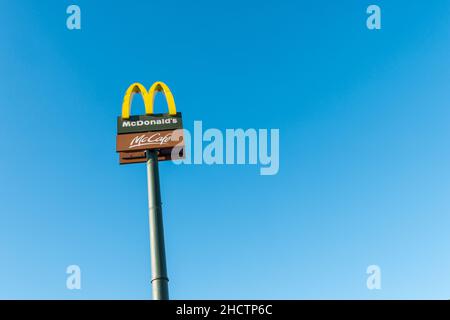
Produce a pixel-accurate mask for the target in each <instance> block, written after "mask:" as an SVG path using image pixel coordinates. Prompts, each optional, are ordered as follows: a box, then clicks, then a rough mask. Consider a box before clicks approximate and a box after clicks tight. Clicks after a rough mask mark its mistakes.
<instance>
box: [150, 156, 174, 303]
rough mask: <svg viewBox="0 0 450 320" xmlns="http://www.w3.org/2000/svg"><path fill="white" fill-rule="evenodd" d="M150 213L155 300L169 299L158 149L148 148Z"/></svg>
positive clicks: (153, 293)
mask: <svg viewBox="0 0 450 320" xmlns="http://www.w3.org/2000/svg"><path fill="white" fill-rule="evenodd" d="M146 155H147V183H148V214H149V223H150V256H151V267H152V282H151V283H152V295H153V300H168V299H169V287H168V282H169V278H168V277H167V268H166V253H165V249H164V228H163V218H162V207H161V192H160V188H159V170H158V151H155V150H147V151H146Z"/></svg>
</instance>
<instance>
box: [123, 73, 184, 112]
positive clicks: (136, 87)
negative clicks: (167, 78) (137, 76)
mask: <svg viewBox="0 0 450 320" xmlns="http://www.w3.org/2000/svg"><path fill="white" fill-rule="evenodd" d="M158 92H162V93H163V94H164V96H165V97H166V101H167V106H168V107H169V114H170V115H173V116H174V115H176V114H177V108H176V106H175V100H174V99H173V95H172V92H170V89H169V87H168V86H167V85H166V84H165V83H164V82H161V81H157V82H155V83H154V84H153V85H152V86H151V87H150V89H149V90H148V91H147V90H146V89H145V87H144V86H143V85H142V84H140V83H137V82H136V83H133V84H132V85H131V86H129V87H128V89H127V91H126V93H125V96H124V98H123V103H122V119H129V118H130V112H131V104H132V102H133V97H134V95H135V94H136V93H138V94H141V96H142V99H143V100H144V106H145V114H146V115H152V114H153V105H154V102H155V95H156V94H157V93H158Z"/></svg>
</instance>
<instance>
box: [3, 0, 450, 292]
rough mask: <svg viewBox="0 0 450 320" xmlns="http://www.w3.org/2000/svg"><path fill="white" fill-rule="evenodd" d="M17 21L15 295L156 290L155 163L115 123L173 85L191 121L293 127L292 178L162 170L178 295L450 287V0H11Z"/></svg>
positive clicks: (285, 145)
mask: <svg viewBox="0 0 450 320" xmlns="http://www.w3.org/2000/svg"><path fill="white" fill-rule="evenodd" d="M72 3H75V4H77V5H79V6H80V7H81V10H82V29H81V30H79V31H69V30H68V29H67V28H66V17H67V14H66V8H67V6H68V5H70V4H72ZM369 4H378V5H379V6H380V7H381V9H382V30H380V31H369V30H368V29H367V28H366V22H365V21H366V17H367V15H366V12H365V11H366V8H367V6H368V5H369ZM0 21H1V24H2V28H0V96H1V98H2V102H1V114H2V125H1V126H0V134H1V137H2V138H1V149H0V179H1V184H0V298H26V299H28V298H44V299H46V298H56V299H91V298H97V299H101V298H113V299H118V298H125V299H148V298H150V296H151V291H150V257H149V240H148V216H147V193H146V173H145V166H144V165H131V166H119V165H118V159H117V158H118V157H117V154H116V153H115V134H116V117H117V116H118V115H119V113H120V108H121V102H122V97H123V93H124V92H125V90H126V88H127V87H128V85H129V84H131V83H132V82H135V81H139V82H142V83H144V84H146V86H149V85H150V84H151V83H153V82H154V81H157V80H161V81H164V82H166V83H167V84H168V85H169V87H170V88H171V90H172V92H173V94H174V96H175V100H176V102H177V106H178V110H179V111H181V112H183V115H184V123H185V127H186V128H188V129H191V128H192V126H193V121H194V120H202V121H203V126H204V127H206V128H210V127H214V128H219V129H225V128H279V129H280V139H281V141H280V148H281V149H280V171H279V174H278V175H275V176H261V175H259V169H258V168H257V167H255V166H206V165H191V166H176V165H174V164H172V163H162V164H161V166H160V170H161V178H162V180H161V182H162V195H163V202H164V218H165V235H166V244H167V248H166V250H167V257H168V271H169V277H170V293H171V298H174V299H195V298H200V299H202V298H203V299H216V298H225V299H226V298H230V299H231V298H233V299H240V298H254V299H270V298H275V299H282V298H286V299H304V298H305V299H315V298H317V299H328V298H343V299H347V298H355V299H392V298H439V299H448V298H450V236H449V235H450V196H449V194H450V126H449V120H450V108H449V101H450V59H449V55H448V53H449V52H450V3H449V2H448V1H447V0H433V1H425V0H420V1H419V0H417V1H406V0H395V1H392V0H390V1H385V0H374V1H370V2H369V1H361V0H347V1H331V0H329V1H323V0H320V1H237V0H228V1H87V0H76V1H73V2H69V1H61V0H58V1H39V2H38V1H3V0H2V1H1V2H0ZM158 101H159V102H158V106H157V107H158V108H159V110H161V111H164V109H163V108H165V106H164V103H163V101H162V99H159V100H158ZM138 106H139V103H137V104H136V107H138ZM136 110H137V108H134V111H136ZM141 110H142V109H141ZM71 264H77V265H79V266H80V267H81V270H82V289H81V290H80V291H70V290H67V289H66V286H65V284H66V277H67V275H66V273H65V271H66V267H67V266H68V265H71ZM371 264H376V265H379V266H380V267H381V271H382V289H381V290H379V291H369V290H368V289H367V288H366V278H367V275H366V273H365V272H366V268H367V266H369V265H371Z"/></svg>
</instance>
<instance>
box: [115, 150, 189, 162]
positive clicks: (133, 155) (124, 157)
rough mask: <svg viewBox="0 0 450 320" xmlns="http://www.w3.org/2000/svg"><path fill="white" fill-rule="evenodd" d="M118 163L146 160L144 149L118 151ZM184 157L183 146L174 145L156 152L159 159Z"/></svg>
mask: <svg viewBox="0 0 450 320" xmlns="http://www.w3.org/2000/svg"><path fill="white" fill-rule="evenodd" d="M119 155H120V159H119V163H120V164H129V163H145V162H147V156H146V154H145V151H137V152H120V153H119ZM183 158H184V147H174V148H172V149H164V150H160V152H159V154H158V160H159V161H167V160H179V159H183Z"/></svg>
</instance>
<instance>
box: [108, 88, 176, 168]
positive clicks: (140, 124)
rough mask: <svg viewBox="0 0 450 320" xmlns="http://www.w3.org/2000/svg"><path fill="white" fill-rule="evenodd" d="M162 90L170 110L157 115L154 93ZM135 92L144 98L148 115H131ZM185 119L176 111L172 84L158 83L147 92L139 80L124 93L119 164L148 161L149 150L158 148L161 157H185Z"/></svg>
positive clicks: (118, 137) (119, 130)
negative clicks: (154, 108)
mask: <svg viewBox="0 0 450 320" xmlns="http://www.w3.org/2000/svg"><path fill="white" fill-rule="evenodd" d="M158 92H162V93H163V94H164V96H165V98H166V101H167V106H168V109H169V112H168V113H164V114H154V113H153V105H154V99H155V95H156V94H157V93H158ZM136 94H140V95H141V96H142V99H143V100H144V106H145V115H136V116H130V113H131V104H132V101H133V98H134V96H135V95H136ZM182 129H183V121H182V117H181V112H177V110H176V107H175V100H174V98H173V95H172V93H171V92H170V89H169V87H167V85H166V84H164V83H163V82H155V83H154V84H153V85H152V86H151V87H150V89H149V90H148V91H147V90H146V89H145V87H144V86H143V85H141V84H140V83H133V84H132V85H131V86H130V87H129V88H128V89H127V91H126V92H125V96H124V98H123V103H122V116H120V117H118V118H117V136H116V151H117V152H118V153H119V163H120V164H130V163H142V162H146V161H147V156H146V153H145V151H146V150H158V160H159V161H165V160H175V159H183V158H184V137H183V130H182Z"/></svg>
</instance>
